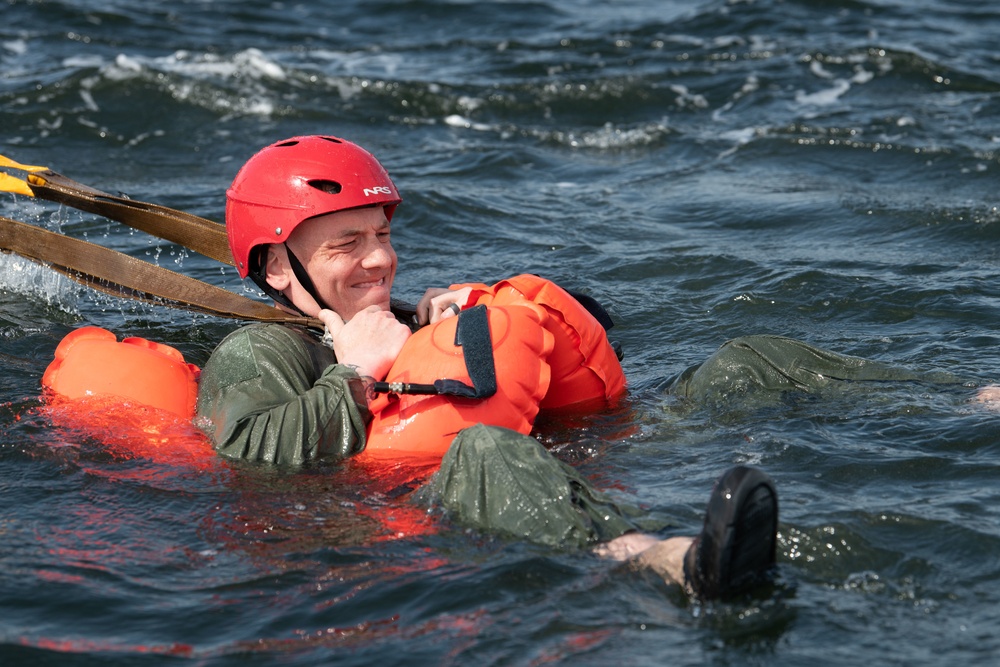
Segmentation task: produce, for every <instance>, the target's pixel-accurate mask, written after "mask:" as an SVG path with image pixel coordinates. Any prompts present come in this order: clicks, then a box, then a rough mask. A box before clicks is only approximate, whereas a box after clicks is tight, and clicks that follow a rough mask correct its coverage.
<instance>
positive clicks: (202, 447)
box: [42, 327, 214, 466]
mask: <svg viewBox="0 0 1000 667" xmlns="http://www.w3.org/2000/svg"><path fill="white" fill-rule="evenodd" d="M199 375H200V370H199V369H198V367H197V366H195V365H193V364H189V363H186V362H185V361H184V356H183V355H182V354H181V353H180V351H178V350H177V349H175V348H173V347H171V346H169V345H164V344H162V343H155V342H152V341H149V340H146V339H144V338H125V339H124V340H122V341H121V342H119V341H118V339H117V338H116V336H115V335H114V334H113V333H111V332H110V331H107V330H106V329H101V328H99V327H82V328H80V329H77V330H75V331H72V332H70V333H69V334H67V335H66V336H65V337H64V338H63V339H62V341H61V342H60V343H59V345H58V346H57V347H56V352H55V359H53V361H52V362H51V363H50V364H49V366H48V368H47V369H46V370H45V374H44V375H43V376H42V386H43V388H44V389H45V391H46V394H47V396H46V398H47V405H46V406H45V412H46V413H47V414H48V416H49V417H50V418H51V419H52V421H53V423H54V424H56V425H57V426H60V427H63V428H68V429H71V430H73V431H77V432H80V433H83V434H85V435H87V436H90V437H93V438H95V439H99V440H101V441H102V442H104V443H105V444H106V445H108V446H109V447H110V448H111V449H112V450H114V452H115V453H117V454H120V455H124V456H127V457H132V456H141V457H144V458H150V459H153V460H156V461H159V462H170V463H183V464H195V465H199V466H201V465H202V464H205V463H206V462H207V461H211V460H212V459H214V450H213V449H212V447H211V443H210V442H209V441H208V439H207V438H206V437H205V436H204V435H203V434H202V433H201V432H200V431H198V430H197V429H196V428H195V427H194V426H193V425H192V424H191V419H192V417H194V413H195V405H196V402H197V399H198V376H199Z"/></svg>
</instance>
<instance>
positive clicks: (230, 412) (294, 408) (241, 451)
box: [198, 325, 371, 465]
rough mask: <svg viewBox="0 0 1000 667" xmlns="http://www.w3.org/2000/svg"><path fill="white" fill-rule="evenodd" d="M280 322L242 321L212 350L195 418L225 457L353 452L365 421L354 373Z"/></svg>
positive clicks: (294, 460) (296, 457) (359, 446)
mask: <svg viewBox="0 0 1000 667" xmlns="http://www.w3.org/2000/svg"><path fill="white" fill-rule="evenodd" d="M282 329H284V328H283V327H280V326H277V325H271V326H270V327H261V328H254V327H247V328H245V329H243V330H240V331H238V332H236V333H235V334H232V335H231V336H229V337H228V338H226V340H224V341H223V342H222V344H220V345H219V347H218V348H217V349H216V350H215V352H213V353H212V356H211V358H210V359H209V361H208V363H207V364H206V365H205V368H204V369H203V371H202V376H201V380H200V386H199V391H198V415H199V424H200V425H201V426H202V428H203V429H204V430H205V431H206V432H207V433H208V435H209V436H210V437H211V438H212V440H213V441H214V443H215V446H216V449H218V451H219V452H220V453H221V454H223V455H224V456H228V457H230V458H239V459H247V460H252V461H266V462H269V463H279V464H291V465H295V464H300V463H303V462H304V461H307V460H312V459H317V458H321V457H323V458H334V459H338V458H345V457H348V456H350V455H352V454H355V453H357V452H360V451H361V450H363V449H364V446H365V428H366V425H367V423H368V422H369V421H370V420H371V415H370V413H369V412H368V408H367V401H366V400H365V397H364V387H363V383H362V381H361V378H359V377H358V375H357V373H355V372H354V371H353V370H352V369H351V368H349V367H347V366H343V365H340V364H336V363H332V362H333V361H334V359H333V358H332V355H331V356H330V358H329V361H330V362H331V363H329V364H325V365H324V364H318V363H317V358H316V352H315V351H314V350H311V349H310V346H309V343H307V342H306V341H305V340H303V338H302V337H300V336H298V335H295V334H294V333H288V332H287V331H283V330H282ZM317 345H318V344H317Z"/></svg>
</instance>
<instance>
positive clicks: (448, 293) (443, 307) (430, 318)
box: [417, 287, 472, 325]
mask: <svg viewBox="0 0 1000 667" xmlns="http://www.w3.org/2000/svg"><path fill="white" fill-rule="evenodd" d="M471 293H472V288H471V287H463V288H462V289H459V290H449V289H445V288H443V287H432V288H430V289H429V290H427V291H426V292H424V295H423V296H422V297H420V301H418V302H417V323H418V324H421V325H423V324H433V323H434V322H437V321H438V320H443V319H445V318H446V317H454V316H455V315H458V314H459V313H460V312H461V311H462V307H463V306H464V305H465V304H466V303H467V302H468V301H469V295H470V294H471Z"/></svg>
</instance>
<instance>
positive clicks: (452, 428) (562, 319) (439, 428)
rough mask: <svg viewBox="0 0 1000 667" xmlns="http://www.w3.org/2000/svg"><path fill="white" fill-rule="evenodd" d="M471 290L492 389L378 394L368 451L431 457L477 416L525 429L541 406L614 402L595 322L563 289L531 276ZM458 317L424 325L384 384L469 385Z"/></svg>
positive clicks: (618, 384) (620, 381)
mask: <svg viewBox="0 0 1000 667" xmlns="http://www.w3.org/2000/svg"><path fill="white" fill-rule="evenodd" d="M467 286H468V287H472V294H471V295H470V298H469V300H468V303H466V308H468V307H470V306H486V307H487V313H488V320H489V328H490V334H491V336H492V340H493V358H494V363H495V365H496V380H497V387H498V390H497V393H496V394H495V395H493V396H492V397H490V398H488V399H465V398H455V397H452V396H441V395H431V396H423V395H406V394H402V395H398V396H397V395H393V394H382V395H379V396H378V397H377V398H376V399H375V400H374V401H373V402H372V403H371V405H370V408H371V411H372V413H373V416H374V418H373V421H372V424H371V426H370V428H369V431H368V444H367V447H366V450H365V452H366V453H365V455H364V456H367V457H375V458H397V459H398V458H401V457H410V458H415V457H421V456H423V457H437V458H440V457H441V456H443V455H444V453H445V452H446V451H447V449H448V447H449V446H450V445H451V441H452V439H453V438H454V436H455V434H456V433H458V432H459V431H460V430H462V429H463V428H465V427H467V426H471V425H473V424H476V423H480V422H481V423H486V424H490V425H494V426H505V427H507V428H510V429H513V430H516V431H519V432H521V433H529V432H530V431H531V428H532V425H533V424H534V420H535V417H536V416H537V415H538V412H539V410H540V409H557V408H566V407H569V406H572V405H575V404H580V403H587V402H592V401H596V400H605V401H607V400H613V399H615V398H617V397H618V396H619V395H620V394H621V393H622V392H623V391H624V389H625V374H624V373H623V371H622V368H621V364H620V363H619V362H618V356H617V354H616V353H615V351H614V349H613V348H612V347H611V344H610V343H609V342H608V339H607V335H606V332H605V330H604V328H603V327H602V326H601V325H600V323H598V322H597V320H595V319H594V317H593V316H592V315H591V314H590V313H589V312H588V311H587V310H586V309H585V308H584V307H583V306H582V305H581V304H580V302H579V301H577V300H576V299H575V298H573V297H572V296H571V295H570V294H569V293H567V292H566V291H565V290H563V289H562V288H560V287H558V286H557V285H555V284H554V283H552V282H550V281H548V280H544V279H542V278H539V277H537V276H532V275H523V276H516V277H514V278H510V279H508V280H504V281H501V282H499V283H497V284H495V285H493V286H487V285H484V284H478V283H475V284H461V285H452V286H451V289H461V288H463V287H467ZM458 319H459V318H454V317H451V318H447V319H444V320H440V321H439V322H436V323H435V324H432V325H429V326H427V327H424V328H423V329H421V330H420V331H418V332H417V333H415V334H414V335H413V336H411V337H410V339H409V340H408V341H407V342H406V344H405V345H404V346H403V349H402V351H401V352H400V354H399V356H398V357H397V358H396V362H395V363H394V364H393V366H392V368H391V369H390V371H389V375H388V377H387V378H386V379H387V381H388V382H413V383H430V382H433V381H434V380H436V379H441V378H453V379H457V380H461V381H463V382H469V380H470V378H469V374H468V372H467V370H466V368H465V361H464V359H463V355H462V350H461V349H460V348H459V347H458V346H456V344H455V341H454V339H455V329H456V323H457V320H458Z"/></svg>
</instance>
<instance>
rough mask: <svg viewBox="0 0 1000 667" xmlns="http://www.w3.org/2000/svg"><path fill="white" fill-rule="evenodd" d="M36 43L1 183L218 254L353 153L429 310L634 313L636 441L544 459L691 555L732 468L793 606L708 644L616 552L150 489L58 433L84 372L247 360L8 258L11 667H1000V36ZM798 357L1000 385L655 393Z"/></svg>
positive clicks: (305, 26) (659, 13)
mask: <svg viewBox="0 0 1000 667" xmlns="http://www.w3.org/2000/svg"><path fill="white" fill-rule="evenodd" d="M0 16H2V20H0V109H2V112H3V113H2V119H3V123H2V126H0V137H2V139H0V146H2V152H3V154H5V155H8V156H9V157H12V158H14V159H16V160H19V161H21V162H25V163H33V164H44V165H48V166H50V167H52V168H54V169H56V170H58V171H61V172H63V173H65V174H67V175H69V176H71V177H74V178H76V179H77V180H80V181H82V182H85V183H88V184H90V185H93V186H95V187H99V188H102V189H105V190H109V191H112V192H117V191H122V192H125V193H128V194H129V195H130V196H132V197H134V198H137V199H144V200H148V201H155V202H157V203H161V204H165V205H168V206H174V207H176V208H181V209H185V210H188V211H191V212H194V213H197V214H200V215H204V216H206V217H210V218H213V219H221V216H222V210H223V191H224V189H225V188H226V186H227V185H228V183H229V181H230V180H231V178H232V176H233V175H234V174H235V172H236V170H237V168H238V167H239V165H240V164H241V163H242V161H243V160H245V159H246V158H247V157H248V156H249V155H250V154H251V153H252V152H253V151H254V150H256V149H257V148H258V147H260V146H262V145H264V144H267V143H270V142H272V141H275V140H278V139H281V138H285V137H288V136H292V135H295V134H301V133H313V132H328V133H334V134H339V135H341V136H345V137H348V138H351V139H353V140H355V141H357V142H359V143H361V144H362V145H364V146H366V147H368V148H369V149H371V150H372V151H373V152H374V153H376V155H378V156H379V157H380V159H381V160H382V161H383V162H384V164H386V165H387V167H388V168H389V170H390V173H392V175H393V176H394V178H395V180H396V183H397V185H399V187H400V189H401V190H402V191H403V194H404V197H405V202H404V205H403V206H402V207H401V208H400V210H399V212H398V213H397V218H396V223H395V224H394V237H395V244H396V248H397V250H398V251H399V254H400V257H401V265H400V272H399V277H398V279H397V291H398V296H401V297H408V298H411V299H412V298H415V297H416V296H417V295H419V294H420V293H421V292H422V290H423V288H424V287H425V286H428V285H442V284H448V283H450V282H453V281H462V280H470V279H472V280H490V279H493V278H500V277H503V276H506V275H510V274H513V273H518V272H535V273H542V274H545V275H547V276H549V277H551V278H554V279H555V280H557V281H559V282H561V283H563V284H566V285H568V286H572V287H576V288H579V289H582V290H585V291H587V292H589V293H591V294H593V295H595V296H597V297H598V298H600V299H601V300H602V301H604V302H605V303H606V304H607V305H608V306H609V307H610V309H611V310H612V312H613V314H614V316H615V317H616V319H617V321H618V322H619V326H618V328H616V329H615V334H616V335H617V337H618V339H619V340H620V341H621V342H622V343H623V345H624V347H625V349H626V351H627V355H628V356H627V358H626V361H625V369H626V372H627V374H628V376H629V378H630V383H631V394H630V397H631V398H630V404H629V406H627V409H625V410H623V411H620V412H618V413H614V414H610V415H598V416H595V417H594V418H593V419H591V420H589V421H588V422H587V423H586V424H582V425H581V424H574V425H572V428H570V427H567V426H566V425H562V424H547V425H545V426H544V427H543V428H542V433H541V435H542V437H543V439H544V440H545V441H546V442H547V443H548V444H550V445H552V446H553V447H554V448H556V449H557V450H559V451H561V452H562V453H563V454H564V455H565V456H566V458H567V459H568V460H571V461H573V462H574V463H575V464H576V465H578V466H580V467H581V469H582V470H584V471H585V472H586V473H587V474H588V475H591V476H592V477H593V479H594V480H595V482H596V483H597V484H598V485H599V486H601V487H604V488H612V489H616V492H617V493H619V494H620V495H621V496H622V497H623V498H626V499H629V500H634V501H638V502H641V503H643V504H645V505H646V506H648V507H649V508H650V510H651V511H652V512H653V513H655V514H657V515H661V516H670V517H673V519H674V520H675V521H676V522H677V523H678V524H680V525H681V527H683V528H686V529H692V530H693V529H694V528H695V527H696V525H697V522H698V521H699V518H700V515H701V511H702V507H703V503H704V501H705V499H706V498H707V493H708V489H709V486H710V484H711V480H712V479H713V478H714V477H715V475H716V474H718V473H719V472H720V471H721V470H722V469H723V468H724V467H725V466H727V465H729V464H732V463H735V462H741V461H749V462H752V463H755V464H758V465H761V466H762V467H764V468H765V469H766V470H768V471H769V472H770V473H771V475H772V476H773V477H774V479H775V480H776V482H777V484H778V487H779V490H780V492H781V494H782V502H783V504H782V511H783V515H782V530H781V544H780V549H781V554H780V558H779V560H780V577H779V582H778V586H777V589H776V590H775V591H774V593H773V594H772V595H770V596H768V597H766V598H764V599H761V600H758V601H757V602H755V603H753V604H752V605H749V606H748V605H717V606H711V607H708V608H703V607H700V606H692V605H691V604H689V603H688V602H686V601H685V600H683V599H682V598H681V597H680V596H679V595H678V594H677V593H676V592H672V591H671V590H670V589H668V588H666V587H665V586H663V585H662V584H661V583H659V582H657V581H656V580H655V579H654V578H653V577H651V576H649V575H647V574H644V573H637V572H633V571H629V570H627V569H622V568H609V567H608V565H607V564H606V563H603V562H601V561H599V560H597V559H596V558H593V557H591V556H589V555H587V554H581V553H553V552H550V551H547V550H544V549H539V548H536V547H532V546H530V545H525V544H517V543H509V542H504V541H502V540H497V539H494V538H491V537H489V536H483V535H477V534H469V533H465V532H462V531H461V530H456V529H454V528H452V527H449V526H447V525H446V524H444V525H442V524H441V523H440V522H438V521H436V520H435V519H425V518H423V517H422V516H421V513H420V512H419V511H416V512H414V511H413V510H412V509H411V508H409V507H408V506H407V505H406V503H405V501H404V500H401V499H399V498H397V497H394V495H393V494H392V493H391V484H383V483H382V482H381V481H379V480H375V481H370V480H365V479H364V475H363V474H362V471H358V470H355V469H353V468H352V467H351V466H349V465H348V466H341V467H332V466H331V467H315V468H311V469H308V470H304V471H285V470H270V469H260V468H253V467H248V466H240V465H231V464H226V463H222V462H218V464H217V465H213V466H209V468H208V469H204V468H201V469H192V468H190V467H186V466H184V465H180V464H178V465H171V464H169V463H159V464H154V463H151V462H149V461H143V460H129V459H123V458H122V457H120V456H116V455H115V454H114V451H113V450H109V449H108V447H107V443H102V442H98V441H94V440H93V439H85V438H80V437H79V436H77V435H74V434H73V433H68V432H65V431H60V430H59V429H55V428H53V427H52V425H51V424H50V423H48V422H47V421H46V420H45V419H44V418H43V417H42V416H40V415H39V414H38V413H37V410H36V408H37V407H38V393H39V380H40V377H41V374H42V372H43V371H44V369H45V366H46V365H47V363H48V361H49V360H50V358H51V355H52V352H53V349H54V347H55V345H56V343H57V342H58V340H59V339H60V338H61V337H62V336H63V335H64V334H65V333H66V332H68V331H69V330H71V329H72V328H74V327H77V326H80V325H84V324H96V325H99V326H105V327H108V328H111V329H113V330H115V331H116V332H118V333H119V334H122V335H125V334H128V335H139V336H145V337H148V338H152V339H154V340H160V341H164V342H168V343H172V344H174V345H176V346H178V347H180V348H181V349H182V350H183V351H184V352H185V353H186V354H187V355H188V356H189V357H190V358H191V360H192V361H195V362H196V363H203V362H204V360H205V359H206V358H207V356H208V354H209V353H210V351H211V349H212V347H213V346H214V345H215V343H216V342H217V341H218V340H219V339H220V338H221V337H222V336H223V335H224V333H225V332H227V331H229V330H230V329H232V328H233V326H234V324H233V323H231V322H228V321H222V320H216V319H213V318H208V317H203V316H194V315H191V314H187V313H183V312H180V311H174V310H169V309H163V308H156V307H152V306H147V305H138V304H133V303H130V302H126V301H119V300H115V299H111V298H109V297H105V296H99V295H97V294H95V293H93V292H90V291H88V290H86V289H83V288H81V287H78V286H76V285H75V284H73V283H69V282H66V281H65V280H64V279H62V278H59V277H57V276H56V274H54V273H52V272H50V271H48V270H46V269H41V268H38V267H36V266H34V265H31V264H28V263H26V262H24V261H22V260H18V259H16V258H10V257H6V256H4V257H0V285H2V290H0V336H2V339H3V341H4V343H3V347H2V349H0V360H2V361H3V363H4V366H5V372H4V374H3V375H4V382H3V390H2V395H0V432H2V438H0V500H2V504H3V507H4V511H3V515H2V518H0V536H2V537H0V663H2V664H5V665H8V664H10V665H14V664H32V665H38V664H53V665H55V664H59V665H63V664H81V665H84V664H94V665H97V664H100V665H107V664H119V665H133V664H159V663H163V664H168V663H169V664H177V663H182V664H183V663H193V664H206V665H208V664H212V665H214V664H229V663H232V664H235V663H239V664H261V665H263V664H268V665H270V664H294V665H314V664H316V665H318V664H345V665H348V664H358V665H369V664H414V665H427V664H463V665H464V664H486V665H492V664H496V665H501V664H502V665H507V664H511V665H515V664H516V665H528V664H542V663H546V664H548V663H555V664H574V665H606V664H623V665H644V664H678V665H683V664H691V665H703V664H718V665H729V664H768V665H778V664H780V665H805V664H808V665H848V664H850V665H854V664H858V663H859V662H862V663H868V664H883V665H884V664H900V665H902V664H905V665H937V664H982V665H988V664H995V662H996V661H997V659H998V658H1000V639H998V633H997V630H996V628H997V627H998V625H1000V612H998V609H1000V581H998V580H1000V564H998V558H997V553H998V551H1000V490H998V472H1000V447H998V444H997V440H998V432H1000V414H998V413H994V412H990V411H988V410H985V409H983V408H982V407H981V406H979V405H976V404H972V403H970V402H969V397H970V396H971V395H972V394H973V393H974V387H975V386H977V385H981V384H986V383H988V382H992V381H1000V349H998V343H1000V337H998V335H997V333H996V322H997V320H998V316H1000V287H998V285H997V282H996V275H997V267H998V263H1000V250H998V245H997V243H998V241H1000V212H998V208H997V206H998V196H997V183H998V180H997V174H998V171H1000V158H998V151H1000V127H998V123H997V118H998V112H1000V76H998V74H997V71H998V67H1000V55H998V54H997V51H996V48H995V44H996V39H995V37H996V34H995V33H996V26H997V24H998V21H1000V10H998V9H997V8H995V7H994V6H993V5H991V4H989V3H982V2H972V1H971V0H966V1H952V2H946V1H944V0H913V1H907V2H903V1H902V0H867V1H861V0H840V1H834V2H819V1H817V0H799V1H795V2H782V1H779V0H760V1H752V0H751V1H731V2H723V1H718V0H712V1H702V2H697V1H694V0H692V1H690V2H680V1H669V0H626V1H622V2H613V3H608V2H598V1H596V0H595V1H590V0H576V1H567V2H554V1H550V2H540V1H523V2H478V3H467V2H433V1H430V0H422V1H413V2H364V3H362V2H348V1H341V2H332V1H331V2H327V1H323V0H317V1H315V2H308V3H296V2H270V1H268V2H263V1H257V0H240V1H239V2H235V1H218V2H207V1H204V2H195V1H185V0H178V1H177V2H172V3H159V2H153V1H151V0H129V1H128V2H125V1H120V0H89V1H88V0H82V1H77V0H74V1H72V2H71V1H69V0H66V1H64V2H55V1H45V0H40V1H30V2H23V1H19V0H5V2H3V3H2V4H0ZM0 213H2V214H5V215H8V216H12V217H15V218H19V219H22V220H25V221H29V222H33V223H36V224H40V225H43V226H46V227H49V228H52V229H61V230H63V231H65V232H66V233H69V234H72V235H75V236H79V237H81V238H84V237H85V238H88V239H89V240H95V241H98V242H101V243H104V244H106V245H108V246H110V247H114V248H116V249H120V250H125V251H127V252H130V253H132V254H134V255H135V256H137V257H140V258H143V259H148V260H151V261H156V262H158V263H159V264H160V265H162V266H166V267H169V268H173V269H177V270H181V271H183V272H184V273H187V274H189V275H192V276H195V277H198V278H201V279H203V280H207V281H209V282H211V283H214V284H216V285H219V286H223V287H226V288H229V289H231V290H234V291H242V290H243V287H242V286H241V284H240V281H239V280H238V277H237V276H236V275H235V273H234V272H233V271H231V270H227V271H223V270H221V269H220V268H219V267H218V266H217V265H214V264H213V263H212V262H210V261H209V260H205V259H203V258H200V257H198V256H194V255H189V254H188V253H185V252H182V251H181V250H180V249H179V248H176V247H173V246H170V245H169V244H162V243H161V244H156V243H153V242H151V241H150V240H148V239H147V238H146V237H144V236H143V235H141V234H138V233H130V232H128V231H125V230H123V229H121V228H120V227H118V226H117V225H114V224H111V223H108V222H107V221H104V220H101V219H96V218H94V217H93V216H88V215H85V214H81V213H78V212H74V211H70V210H65V209H59V208H58V207H56V206H54V205H48V204H45V203H39V202H33V201H30V200H26V199H25V198H24V197H13V196H5V197H4V198H3V199H2V200H0ZM762 332H767V333H781V334H787V335H790V336H793V337H797V338H801V339H805V340H808V341H810V342H813V343H816V344H819V345H822V346H825V347H828V348H831V349H834V350H837V351H840V352H846V353H851V354H859V355H862V356H868V357H873V358H877V359H881V360H884V361H888V362H892V363H898V364H904V365H907V366H911V367H915V368H928V369H934V370H940V371H947V372H950V373H954V374H957V375H958V376H960V377H961V378H963V379H965V380H966V382H967V386H959V387H950V388H945V387H936V386H931V385H920V386H912V387H905V386H904V387H892V388H887V389H883V388H878V389H875V390H873V389H871V388H867V389H865V388H858V389H857V390H856V391H854V390H852V391H847V392H844V393H843V394H840V395H837V396H831V397H823V398H818V399H805V398H802V397H798V398H790V399H788V400H785V401H782V402H780V403H779V404H778V405H772V406H769V407H763V408H761V407H755V406H748V405H746V404H742V403H740V401H739V400H738V399H734V400H733V402H732V403H731V404H729V405H726V406H703V407H700V408H697V409H693V410H692V409H690V408H689V407H686V406H681V405H678V404H677V402H676V401H675V400H674V399H672V398H671V397H669V396H666V395H664V393H663V392H662V390H661V389H660V387H661V386H662V385H663V383H664V381H665V380H666V379H667V378H669V377H671V376H672V375H674V374H676V373H678V372H680V371H681V370H683V369H684V368H686V367H687V366H689V365H692V364H695V363H697V362H699V361H701V360H703V359H704V358H706V357H707V356H708V355H709V354H711V352H712V351H713V350H714V349H716V348H717V347H718V346H719V345H720V344H721V343H722V342H723V341H724V340H726V339H727V338H731V337H734V336H737V335H741V334H747V333H762ZM110 438H112V436H111V435H109V439H110ZM387 517H388V520H387ZM393 522H395V523H393ZM392 525H395V526H399V527H400V528H401V529H400V530H394V529H389V528H387V527H386V526H392ZM393 533H404V536H403V537H401V538H400V537H399V536H398V534H396V535H394V534H393Z"/></svg>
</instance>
